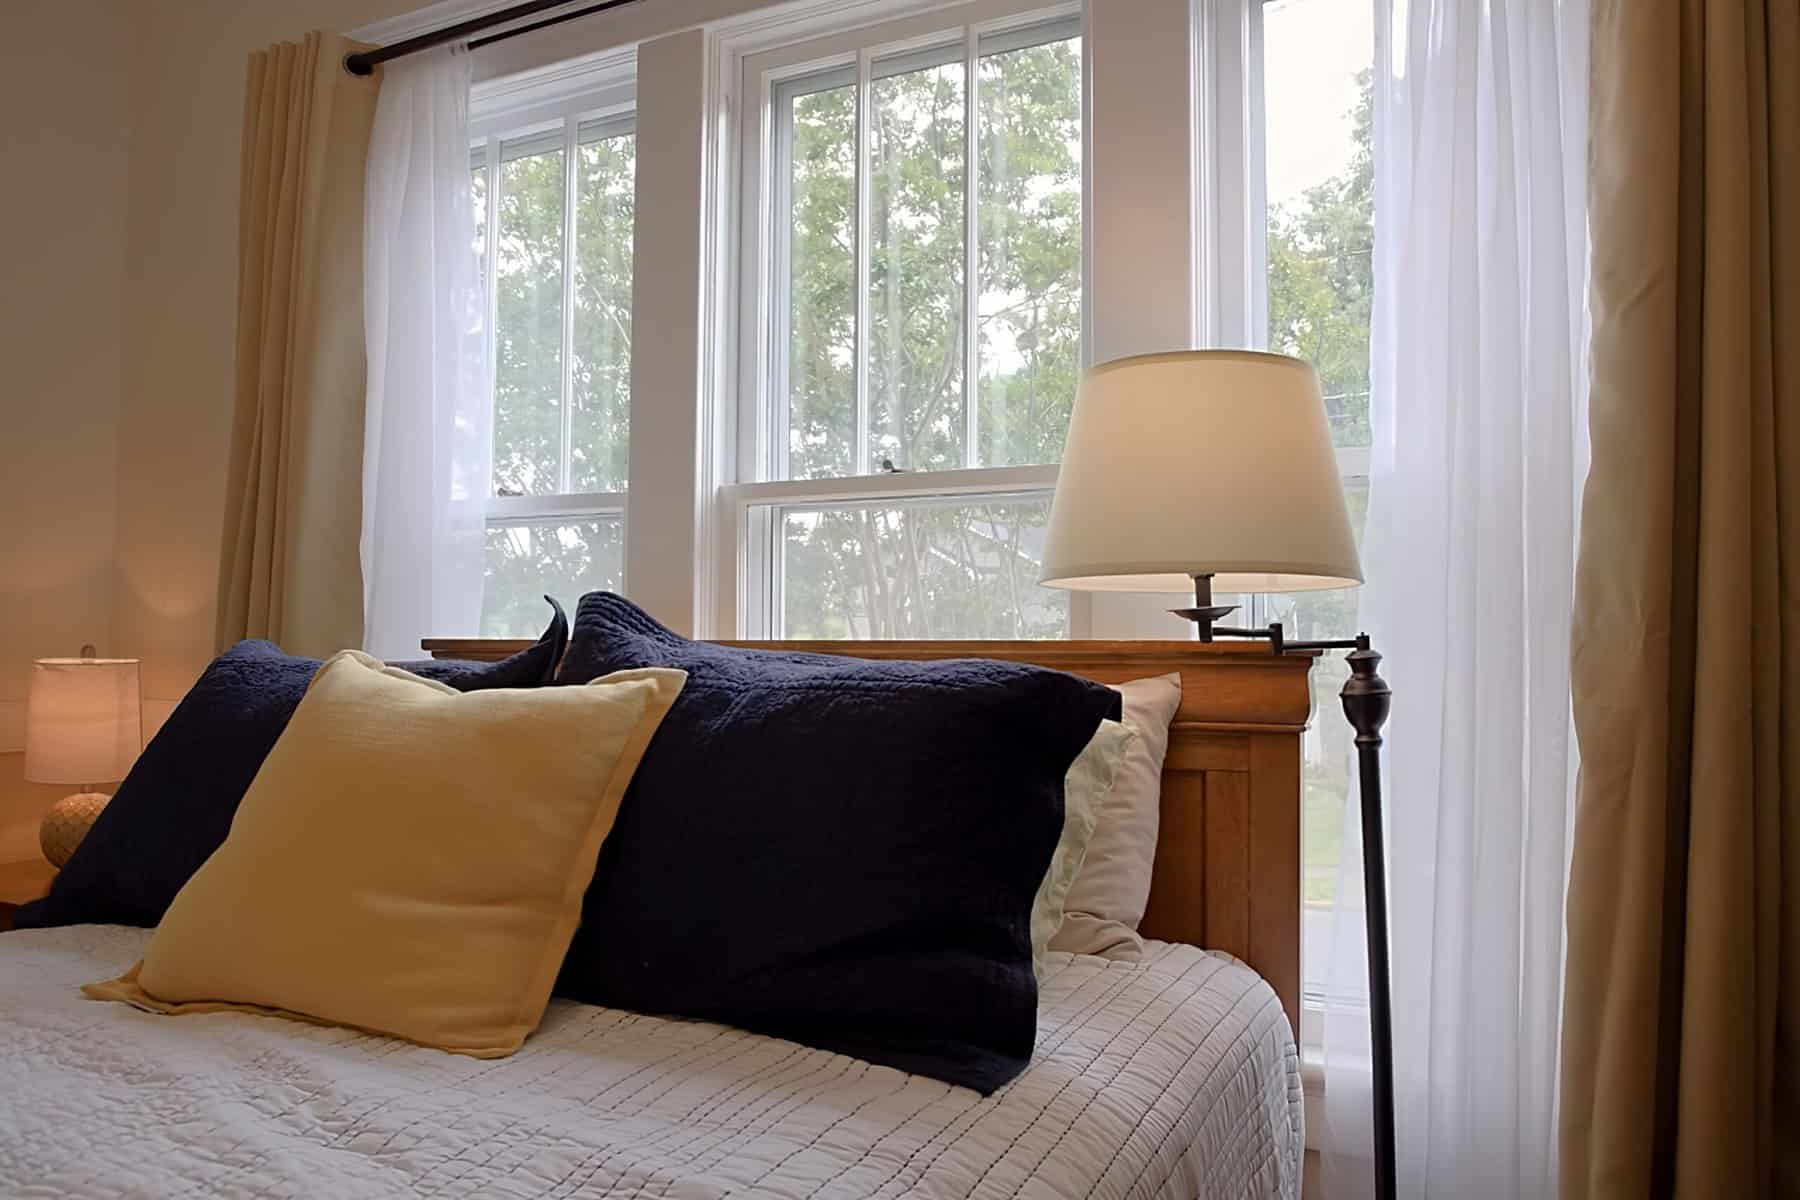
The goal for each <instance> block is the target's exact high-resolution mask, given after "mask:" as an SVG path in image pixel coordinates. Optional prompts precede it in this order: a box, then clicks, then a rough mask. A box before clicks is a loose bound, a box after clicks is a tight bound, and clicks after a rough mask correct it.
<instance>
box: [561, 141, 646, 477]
mask: <svg viewBox="0 0 1800 1200" xmlns="http://www.w3.org/2000/svg"><path fill="white" fill-rule="evenodd" d="M636 149H637V139H636V138H635V137H633V136H632V135H630V134H624V135H621V136H617V137H609V138H601V139H600V140H598V141H593V142H588V143H587V144H585V145H583V146H581V147H580V154H579V161H578V162H577V164H576V176H575V202H576V216H575V345H574V355H575V357H574V375H575V378H574V385H575V386H574V391H573V396H574V413H573V418H572V421H571V433H572V435H573V436H572V438H571V440H570V445H569V490H570V491H571V492H622V491H624V490H625V455H626V448H627V446H626V443H627V440H628V436H629V432H630V421H631V236H632V214H633V211H634V209H633V203H632V201H633V194H632V189H633V187H634V186H635V166H636V158H637V155H636Z"/></svg>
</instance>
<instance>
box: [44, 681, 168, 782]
mask: <svg viewBox="0 0 1800 1200" xmlns="http://www.w3.org/2000/svg"><path fill="white" fill-rule="evenodd" d="M142 748H143V723H142V717H141V714H140V711H139V693H138V660H137V659H135V658H40V659H38V660H37V661H36V662H34V663H32V664H31V693H30V696H29V698H28V700H27V703H26V710H25V778H26V779H29V780H31V781H33V782H34V783H76V784H80V783H115V782H117V781H119V780H121V779H123V778H125V775H126V773H127V772H128V771H130V770H131V764H132V763H133V762H134V761H135V760H136V759H137V756H138V751H139V750H141V749H142Z"/></svg>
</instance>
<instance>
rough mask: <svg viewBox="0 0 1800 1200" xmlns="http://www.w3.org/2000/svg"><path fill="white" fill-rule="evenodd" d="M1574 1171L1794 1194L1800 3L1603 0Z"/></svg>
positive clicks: (1579, 1176)
mask: <svg viewBox="0 0 1800 1200" xmlns="http://www.w3.org/2000/svg"><path fill="white" fill-rule="evenodd" d="M1594 7H1595V23H1594V27H1593V34H1594V36H1593V91H1592V109H1591V129H1592V138H1591V143H1590V147H1589V159H1590V177H1589V189H1590V190H1589V198H1590V205H1589V212H1590V227H1591V230H1592V239H1593V289H1592V306H1593V308H1592V312H1593V398H1592V420H1591V430H1592V434H1593V468H1592V472H1591V474H1590V476H1589V479H1588V485H1587V492H1586V499H1585V508H1584V512H1583V518H1582V532H1581V559H1580V566H1579V569H1578V573H1577V574H1578V579H1577V595H1576V604H1575V609H1576V611H1575V651H1574V693H1575V722H1576V729H1577V732H1578V734H1579V736H1580V741H1581V758H1582V767H1581V781H1580V801H1579V809H1578V815H1577V818H1576V829H1575V849H1574V866H1573V874H1572V877H1571V880H1570V886H1569V910H1568V925H1569V952H1568V983H1567V993H1566V998H1565V1023H1564V1030H1563V1098H1562V1115H1561V1123H1562V1128H1561V1175H1562V1194H1563V1196H1564V1198H1565V1200H1580V1198H1583V1197H1615V1196H1618V1197H1639V1196H1645V1197H1649V1196H1675V1197H1695V1198H1699V1197H1707V1198H1711V1197H1734V1198H1737V1197H1760V1196H1768V1195H1784V1196H1786V1195H1796V1194H1800V1094H1797V1092H1796V1089H1797V1088H1800V5H1796V3H1795V0H1678V2H1669V3H1663V2H1658V3H1648V2H1646V0H1595V5H1594Z"/></svg>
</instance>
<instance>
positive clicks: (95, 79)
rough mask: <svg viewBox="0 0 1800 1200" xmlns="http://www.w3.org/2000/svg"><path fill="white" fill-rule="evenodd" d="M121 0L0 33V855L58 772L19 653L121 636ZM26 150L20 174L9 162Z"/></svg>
mask: <svg viewBox="0 0 1800 1200" xmlns="http://www.w3.org/2000/svg"><path fill="white" fill-rule="evenodd" d="M136 11H137V8H136V6H135V5H133V4H131V3H130V2H129V0H22V2H19V3H13V4H9V5H8V6H7V8H6V36H5V39H4V42H3V44H0V112H4V113H6V114H8V117H7V120H6V121H5V123H4V125H3V126H0V162H5V163H7V164H8V168H7V170H8V179H7V183H6V185H5V186H4V187H0V230H4V231H5V233H4V238H5V243H4V244H5V256H4V262H5V269H4V286H0V362H5V364H6V372H5V375H4V380H5V382H4V383H3V384H0V564H3V566H0V861H7V860H12V859H17V858H21V857H24V856H25V855H26V854H27V853H28V852H31V851H32V849H33V848H34V847H35V846H36V840H37V833H36V830H37V818H38V815H39V814H40V813H41V812H42V810H43V808H44V806H45V805H47V804H48V803H49V802H50V801H52V800H54V799H55V798H56V797H57V796H60V795H62V794H63V793H64V792H67V791H70V790H73V789H70V788H66V787H54V786H45V785H34V784H26V783H24V782H23V779H22V774H23V768H24V762H23V755H21V754H20V753H19V752H18V751H19V749H20V747H21V746H22V745H23V737H24V725H25V693H26V688H27V685H28V681H29V678H30V672H31V660H32V659H33V658H38V657H44V656H48V655H58V654H62V655H70V654H74V653H76V652H77V651H78V650H79V649H80V648H81V644H82V643H83V642H93V643H94V644H95V645H96V646H98V647H99V648H100V649H101V650H102V651H112V650H117V649H118V648H119V647H118V644H117V642H116V640H115V637H114V629H113V623H112V597H111V577H112V563H113V553H114V547H115V544H116V536H115V528H114V525H115V521H114V512H115V505H116V499H117V497H116V492H115V486H114V471H115V465H116V461H117V458H118V408H119V391H120V379H121V374H122V364H121V355H120V339H121V329H122V320H123V313H124V309H123V307H122V303H123V301H122V297H123V286H124V270H125V234H124V228H125V221H126V197H127V192H128V189H127V163H128V154H127V150H128V139H129V133H130V122H129V119H128V117H129V113H130V105H129V101H128V94H127V93H128V84H129V78H130V72H129V67H130V61H131V41H132V34H133V27H134V21H135V15H134V14H135V13H136ZM21 164H28V170H27V172H24V173H21V174H20V175H13V174H12V173H11V172H12V170H13V169H14V168H16V167H19V166H20V165H21Z"/></svg>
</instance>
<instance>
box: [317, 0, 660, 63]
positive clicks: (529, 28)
mask: <svg viewBox="0 0 1800 1200" xmlns="http://www.w3.org/2000/svg"><path fill="white" fill-rule="evenodd" d="M570 2H571V0H525V3H522V4H515V5H513V6H512V7H510V8H503V9H501V10H500V11H499V12H492V13H489V14H487V15H486V16H484V17H470V18H469V19H468V20H466V21H458V22H457V23H456V24H454V25H446V26H444V27H443V28H442V29H434V30H432V31H431V32H429V33H421V34H419V35H418V36H417V37H409V38H407V39H405V40H404V41H399V42H395V43H393V44H392V45H389V46H381V47H379V48H377V49H374V50H364V51H362V52H361V53H358V54H349V55H345V56H344V69H345V70H346V71H349V72H350V73H351V74H352V75H371V74H373V73H374V71H375V68H376V67H379V66H380V65H381V64H382V63H384V62H392V61H393V60H394V59H396V58H405V57H406V56H407V55H409V54H417V53H418V52H419V51H421V50H430V49H433V48H434V47H437V46H443V45H446V44H448V43H450V42H460V41H462V40H463V39H464V38H472V40H470V41H469V46H468V48H469V49H471V50H475V49H478V48H480V47H482V46H491V45H493V44H494V43H495V42H504V41H505V40H506V39H508V38H515V37H518V36H519V35H520V34H522V33H532V32H534V31H536V30H539V29H547V28H549V27H550V26H552V25H561V24H562V23H563V22H564V21H573V20H575V19H577V18H579V17H591V16H593V15H594V14H595V13H603V12H606V11H607V10H608V9H613V8H619V7H622V6H623V5H626V4H633V3H636V0H598V2H597V3H593V4H584V5H582V6H581V7H580V8H574V9H570V10H569V11H568V12H565V13H557V14H556V15H555V16H550V17H545V18H543V19H542V20H540V21H533V22H531V23H530V24H529V25H520V26H518V27H517V28H514V29H503V30H501V31H500V32H499V33H490V34H488V36H486V37H472V35H474V34H479V33H485V32H486V31H487V30H490V29H493V28H494V27H495V26H497V25H505V24H507V23H508V22H510V21H518V20H522V19H523V18H525V17H534V16H536V15H537V14H538V13H541V12H548V11H549V10H551V9H553V8H562V7H563V6H565V5H567V4H569V3H570Z"/></svg>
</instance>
